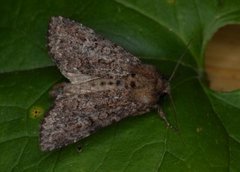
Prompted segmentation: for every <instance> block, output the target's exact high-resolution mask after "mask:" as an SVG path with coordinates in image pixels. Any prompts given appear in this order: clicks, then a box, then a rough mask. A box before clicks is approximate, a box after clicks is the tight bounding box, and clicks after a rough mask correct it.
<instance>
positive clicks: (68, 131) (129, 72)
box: [40, 17, 169, 151]
mask: <svg viewBox="0 0 240 172" xmlns="http://www.w3.org/2000/svg"><path fill="white" fill-rule="evenodd" d="M48 42H49V44H48V47H49V53H50V55H51V57H52V58H53V61H54V62H55V63H56V65H57V67H58V68H59V70H60V71H61V73H62V74H63V75H64V76H65V77H67V78H68V79H69V80H70V82H69V83H64V84H61V85H60V86H56V87H55V89H54V90H53V91H51V92H52V95H53V96H54V98H55V100H54V105H53V107H52V108H51V109H50V110H49V111H48V113H47V114H46V115H45V117H44V119H43V121H42V124H41V130H40V147H41V149H42V150H43V151H47V150H48V151H50V150H54V149H56V148H61V147H63V146H66V145H68V144H71V143H74V142H76V141H79V140H81V139H83V138H85V137H87V136H89V135H90V134H92V133H94V132H95V131H97V130H98V129H99V128H103V127H106V126H108V125H110V124H112V123H113V122H118V121H120V120H121V119H123V118H126V117H128V116H134V115H138V114H143V113H145V112H148V111H150V109H152V108H155V107H156V106H159V104H158V103H159V98H161V95H163V94H164V93H168V92H169V84H168V82H167V81H166V80H164V79H162V77H161V75H160V74H159V73H158V72H157V71H156V70H155V68H154V67H153V66H150V65H145V64H142V63H141V61H140V60H139V59H138V58H137V57H135V56H133V55H132V54H130V53H129V52H127V51H126V50H124V49H123V48H122V47H120V46H118V45H116V44H114V43H112V42H110V41H109V40H106V39H105V38H103V37H102V36H99V35H98V34H96V33H95V32H94V31H93V30H92V29H90V28H88V27H86V26H83V25H82V24H80V23H77V22H75V21H72V20H70V19H67V18H64V17H52V18H51V21H50V23H49V35H48Z"/></svg>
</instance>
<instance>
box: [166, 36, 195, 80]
mask: <svg viewBox="0 0 240 172" xmlns="http://www.w3.org/2000/svg"><path fill="white" fill-rule="evenodd" d="M192 40H193V37H192V38H191V39H190V41H189V42H188V44H187V47H186V49H185V50H184V52H183V54H182V55H181V56H180V57H179V59H178V62H177V64H176V66H175V67H174V69H173V71H172V74H171V76H170V77H169V79H168V82H170V81H171V80H172V79H173V77H174V75H175V73H176V71H177V69H178V67H179V65H180V62H181V61H182V59H183V57H184V56H185V55H186V53H187V51H188V48H189V46H190V44H191V42H192Z"/></svg>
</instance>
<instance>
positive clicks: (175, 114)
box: [168, 93, 180, 131]
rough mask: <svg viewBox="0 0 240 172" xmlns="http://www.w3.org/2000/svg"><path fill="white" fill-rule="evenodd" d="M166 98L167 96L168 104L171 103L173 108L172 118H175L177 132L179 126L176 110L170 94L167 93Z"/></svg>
mask: <svg viewBox="0 0 240 172" xmlns="http://www.w3.org/2000/svg"><path fill="white" fill-rule="evenodd" d="M168 96H169V99H170V103H171V105H172V107H173V111H174V118H175V121H176V131H179V129H180V128H179V124H178V120H177V110H176V106H175V104H174V101H173V98H172V94H171V93H169V94H168Z"/></svg>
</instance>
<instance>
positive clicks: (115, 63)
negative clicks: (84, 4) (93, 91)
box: [48, 17, 140, 83]
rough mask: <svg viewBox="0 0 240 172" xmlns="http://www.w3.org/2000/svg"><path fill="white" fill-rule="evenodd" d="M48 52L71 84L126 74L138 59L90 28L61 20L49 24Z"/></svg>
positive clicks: (53, 20)
mask: <svg viewBox="0 0 240 172" xmlns="http://www.w3.org/2000/svg"><path fill="white" fill-rule="evenodd" d="M48 34H49V36H48V46H49V52H50V54H51V55H52V57H53V60H54V61H55V63H56V65H57V66H58V68H59V69H60V71H61V72H62V74H63V75H64V76H65V77H67V78H68V79H69V80H70V81H71V82H72V83H81V82H84V81H88V80H91V79H94V78H98V77H110V76H111V77H115V76H123V75H126V74H129V67H130V66H136V65H139V64H140V60H139V59H138V58H136V57H135V56H133V55H132V54H130V53H128V52H127V51H125V50H124V49H123V48H122V47H120V46H118V45H116V44H114V43H112V42H111V41H109V40H106V39H104V38H103V37H101V36H100V35H98V34H96V33H95V32H94V31H93V30H92V29H90V28H88V27H86V26H83V25H82V24H80V23H77V22H75V21H73V20H69V19H67V18H63V17H52V18H51V21H50V23H49V33H48Z"/></svg>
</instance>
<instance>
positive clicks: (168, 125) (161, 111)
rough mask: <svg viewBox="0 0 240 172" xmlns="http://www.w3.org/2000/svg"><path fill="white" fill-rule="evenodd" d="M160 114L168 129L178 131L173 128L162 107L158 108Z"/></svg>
mask: <svg viewBox="0 0 240 172" xmlns="http://www.w3.org/2000/svg"><path fill="white" fill-rule="evenodd" d="M158 114H159V115H160V117H161V118H162V120H163V121H164V122H165V124H166V126H167V128H171V129H174V130H176V128H175V127H173V126H172V125H171V124H170V123H169V121H168V120H167V117H166V115H165V113H164V112H163V110H162V108H161V107H160V106H158Z"/></svg>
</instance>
